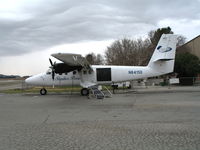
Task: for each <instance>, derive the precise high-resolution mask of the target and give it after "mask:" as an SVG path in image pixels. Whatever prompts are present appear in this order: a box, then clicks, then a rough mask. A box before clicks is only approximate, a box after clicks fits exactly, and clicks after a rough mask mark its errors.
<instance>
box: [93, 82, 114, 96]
mask: <svg viewBox="0 0 200 150" xmlns="http://www.w3.org/2000/svg"><path fill="white" fill-rule="evenodd" d="M89 89H90V90H91V92H92V94H93V95H94V96H95V97H96V99H104V98H105V97H106V98H107V97H112V93H111V92H110V91H109V90H108V89H107V88H106V92H103V91H101V90H99V88H98V85H94V86H91V87H90V88H89Z"/></svg>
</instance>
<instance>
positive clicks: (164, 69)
mask: <svg viewBox="0 0 200 150" xmlns="http://www.w3.org/2000/svg"><path fill="white" fill-rule="evenodd" d="M176 43H177V36H176V35H173V34H163V35H162V36H161V38H160V40H159V42H158V45H157V46H156V49H155V50H154V53H153V55H152V57H151V59H150V61H149V64H148V67H150V68H151V69H153V70H154V71H156V72H158V73H159V74H166V73H170V72H173V70H174V59H175V53H176Z"/></svg>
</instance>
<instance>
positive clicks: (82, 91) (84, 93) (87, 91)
mask: <svg viewBox="0 0 200 150" xmlns="http://www.w3.org/2000/svg"><path fill="white" fill-rule="evenodd" d="M88 94H89V90H88V89H87V88H82V89H81V95H82V96H88Z"/></svg>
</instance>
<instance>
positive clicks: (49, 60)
mask: <svg viewBox="0 0 200 150" xmlns="http://www.w3.org/2000/svg"><path fill="white" fill-rule="evenodd" d="M49 62H50V64H51V66H53V62H52V60H51V59H50V58H49Z"/></svg>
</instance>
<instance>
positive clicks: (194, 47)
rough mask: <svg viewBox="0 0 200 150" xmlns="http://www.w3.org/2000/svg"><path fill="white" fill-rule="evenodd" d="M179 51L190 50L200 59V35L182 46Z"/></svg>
mask: <svg viewBox="0 0 200 150" xmlns="http://www.w3.org/2000/svg"><path fill="white" fill-rule="evenodd" d="M177 52H178V53H182V52H189V53H191V54H193V55H195V56H197V57H198V58H199V59H200V35H199V36H197V37H195V38H194V39H192V40H190V41H189V42H187V43H185V44H184V45H182V46H180V47H179V48H178V49H177Z"/></svg>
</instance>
